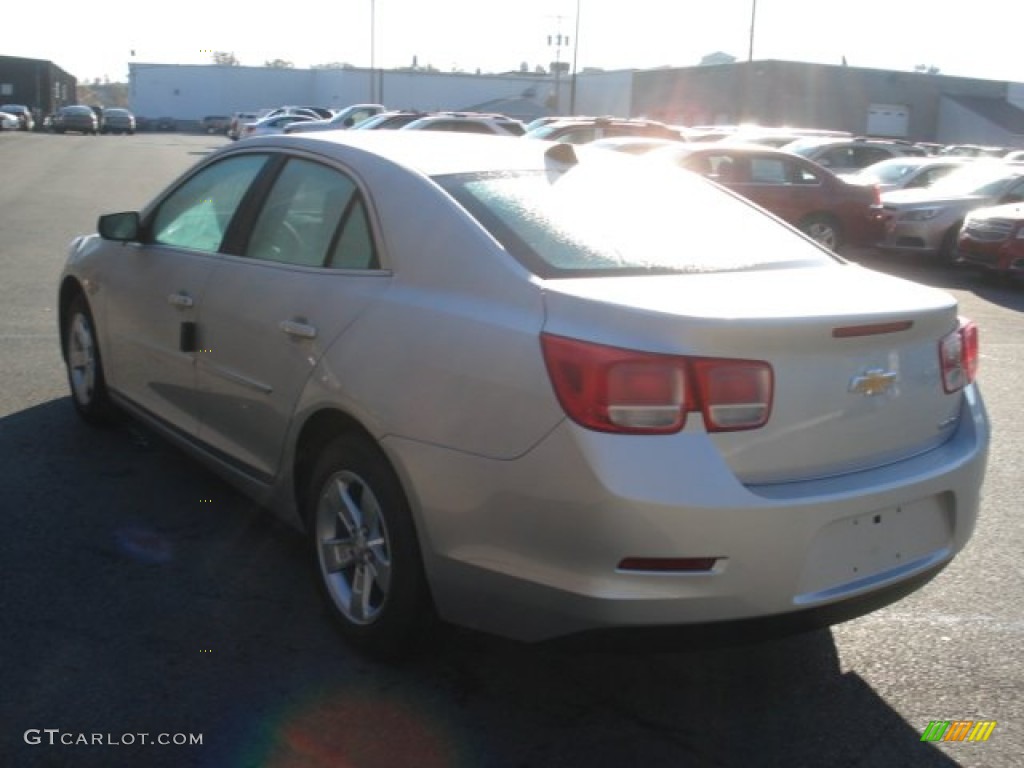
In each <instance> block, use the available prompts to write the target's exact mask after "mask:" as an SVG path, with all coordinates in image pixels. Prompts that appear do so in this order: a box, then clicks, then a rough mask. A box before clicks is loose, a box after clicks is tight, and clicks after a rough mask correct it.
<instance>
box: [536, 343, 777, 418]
mask: <svg viewBox="0 0 1024 768" xmlns="http://www.w3.org/2000/svg"><path fill="white" fill-rule="evenodd" d="M541 346H542V348H543V352H544V361H545V363H546V364H547V368H548V375H549V376H550V377H551V383H552V385H553V386H554V389H555V394H556V395H557V397H558V401H559V402H560V403H561V405H562V408H564V409H565V412H566V414H567V415H568V416H569V417H570V418H571V419H572V420H573V421H575V422H576V423H578V424H580V425H581V426H584V427H586V428H588V429H594V430H598V431H601V432H621V433H628V434H668V433H672V432H678V431H679V430H681V429H682V428H683V427H684V426H685V425H686V415H687V413H689V412H691V411H697V412H700V413H702V414H703V416H704V423H705V426H706V428H707V429H708V430H709V431H712V432H721V431H730V430H739V429H755V428H757V427H760V426H762V425H763V424H764V423H765V422H766V421H767V420H768V415H769V413H770V412H771V401H772V387H773V378H772V370H771V366H769V365H768V364H767V363H764V362H760V361H755V360H729V359H719V358H698V357H684V356H679V355H662V354H655V353H651V352H639V351H634V350H628V349H621V348H618V347H608V346H604V345H602V344H593V343H590V342H586V341H580V340H579V339H569V338H566V337H564V336H554V335H551V334H547V333H545V334H542V336H541Z"/></svg>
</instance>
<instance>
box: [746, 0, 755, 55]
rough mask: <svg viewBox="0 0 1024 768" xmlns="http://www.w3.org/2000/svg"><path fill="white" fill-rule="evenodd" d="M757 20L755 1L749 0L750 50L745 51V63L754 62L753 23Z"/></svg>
mask: <svg viewBox="0 0 1024 768" xmlns="http://www.w3.org/2000/svg"><path fill="white" fill-rule="evenodd" d="M756 19H757V0H750V48H749V49H748V50H747V61H753V60H754V22H755V20H756Z"/></svg>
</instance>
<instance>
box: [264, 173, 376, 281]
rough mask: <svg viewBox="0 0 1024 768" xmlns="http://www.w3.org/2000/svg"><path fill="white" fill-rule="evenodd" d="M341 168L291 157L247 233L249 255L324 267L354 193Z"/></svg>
mask: <svg viewBox="0 0 1024 768" xmlns="http://www.w3.org/2000/svg"><path fill="white" fill-rule="evenodd" d="M356 191H357V190H356V185H355V183H354V182H353V181H352V180H351V179H350V178H348V177H347V176H345V175H344V174H342V173H339V172H338V171H336V170H334V169H332V168H327V167H326V166H323V165H320V164H319V163H314V162H311V161H309V160H301V159H297V158H292V159H291V160H289V161H288V163H287V164H286V165H285V167H284V169H283V170H282V171H281V173H280V174H279V175H278V177H277V179H276V180H275V181H274V186H273V187H272V188H271V190H270V194H269V195H268V196H267V199H266V202H265V203H264V204H263V208H262V210H261V211H260V213H259V216H258V217H257V218H256V223H255V224H254V226H253V229H252V234H251V235H250V237H249V243H248V247H247V248H246V255H247V256H250V257H252V258H255V259H265V260H267V261H277V262H281V263H283V264H296V265H300V266H306V267H321V266H323V265H324V262H325V260H326V257H327V251H328V248H329V247H330V245H331V241H332V240H333V239H334V235H335V232H336V231H337V230H338V224H339V222H341V219H342V216H343V215H345V214H346V212H347V211H348V209H349V207H350V204H351V202H352V199H353V196H354V195H355V194H356Z"/></svg>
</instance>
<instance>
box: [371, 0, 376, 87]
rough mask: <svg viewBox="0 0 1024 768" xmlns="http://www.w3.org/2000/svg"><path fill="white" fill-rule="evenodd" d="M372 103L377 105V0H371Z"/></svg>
mask: <svg viewBox="0 0 1024 768" xmlns="http://www.w3.org/2000/svg"><path fill="white" fill-rule="evenodd" d="M370 103H371V104H377V103H378V102H377V0H370Z"/></svg>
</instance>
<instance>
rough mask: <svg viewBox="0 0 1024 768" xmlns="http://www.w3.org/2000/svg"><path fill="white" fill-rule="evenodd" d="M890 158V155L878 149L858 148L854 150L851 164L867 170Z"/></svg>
mask: <svg viewBox="0 0 1024 768" xmlns="http://www.w3.org/2000/svg"><path fill="white" fill-rule="evenodd" d="M890 157H892V153H891V152H889V151H888V150H885V149H880V148H878V147H858V148H857V149H856V150H854V156H853V163H854V165H855V166H856V167H857V168H867V167H868V166H869V165H874V164H875V163H877V162H880V161H882V160H887V159H888V158H890Z"/></svg>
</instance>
